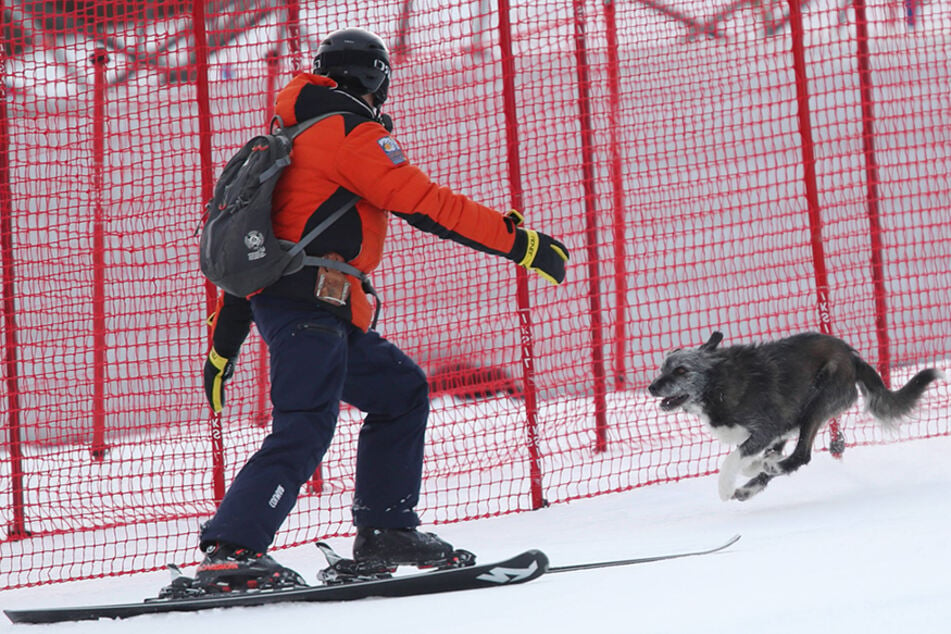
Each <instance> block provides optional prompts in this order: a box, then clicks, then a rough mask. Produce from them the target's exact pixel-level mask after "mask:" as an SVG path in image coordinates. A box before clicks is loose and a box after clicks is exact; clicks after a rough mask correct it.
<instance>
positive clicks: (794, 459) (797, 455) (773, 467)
mask: <svg viewBox="0 0 951 634" xmlns="http://www.w3.org/2000/svg"><path fill="white" fill-rule="evenodd" d="M857 398H858V390H856V388H855V385H854V384H851V383H850V384H848V385H847V386H846V385H842V384H836V383H835V382H833V381H829V382H828V383H826V384H824V385H823V386H822V389H820V390H819V391H818V392H817V393H816V394H815V396H814V397H813V398H812V399H811V400H810V401H809V404H808V405H806V407H805V408H804V409H803V412H802V414H801V415H800V417H799V421H800V422H799V441H798V442H797V443H796V448H795V449H794V450H793V452H792V453H791V454H789V457H788V458H786V459H784V460H780V461H779V462H775V463H772V464H764V465H763V467H764V469H763V471H764V473H768V474H770V475H773V476H777V475H784V474H789V473H792V472H793V471H795V470H796V469H798V468H799V467H801V466H803V465H806V464H809V461H810V460H812V446H813V443H814V442H815V440H816V434H818V433H819V430H820V429H821V428H822V426H823V425H825V424H826V422H827V421H828V420H829V419H831V418H833V417H835V416H838V415H839V414H841V413H842V412H844V411H845V410H846V409H848V408H849V407H850V406H851V405H852V403H854V402H855V400H856V399H857Z"/></svg>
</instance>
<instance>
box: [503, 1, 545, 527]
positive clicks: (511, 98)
mask: <svg viewBox="0 0 951 634" xmlns="http://www.w3.org/2000/svg"><path fill="white" fill-rule="evenodd" d="M499 47H500V48H501V49H502V51H501V52H502V105H503V109H504V114H505V144H506V155H507V157H508V176H509V187H510V188H511V190H512V206H513V207H514V208H515V209H518V210H519V211H522V212H523V211H524V207H523V204H522V203H523V201H522V170H521V164H520V162H519V150H518V108H517V104H516V101H515V57H514V55H513V54H512V23H511V21H510V17H509V3H508V0H499ZM515 283H516V305H517V306H518V309H517V316H518V331H519V337H520V340H521V348H522V382H523V385H524V386H525V428H526V432H527V441H528V455H529V480H530V486H531V498H532V509H539V508H541V507H543V506H547V504H548V502H547V501H546V500H545V498H544V495H543V493H544V491H543V487H542V471H541V456H540V453H539V448H538V390H537V388H536V386H535V350H534V343H533V339H532V313H531V307H530V305H529V298H528V276H527V272H526V271H525V270H524V269H523V268H522V267H517V268H516V271H515Z"/></svg>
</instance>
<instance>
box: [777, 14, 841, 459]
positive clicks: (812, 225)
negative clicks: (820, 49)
mask: <svg viewBox="0 0 951 634" xmlns="http://www.w3.org/2000/svg"><path fill="white" fill-rule="evenodd" d="M800 2H801V0H789V26H790V31H791V36H792V56H793V69H794V72H795V75H796V103H797V105H798V107H799V114H798V117H799V135H800V138H801V142H802V170H803V184H804V185H805V188H806V204H807V205H808V211H809V233H810V239H811V242H812V265H813V268H814V269H815V278H816V305H817V307H818V311H819V329H820V330H821V331H822V332H824V333H826V334H832V313H831V312H830V308H829V305H830V297H829V276H828V273H827V272H826V260H825V249H824V248H823V242H822V214H821V210H820V207H819V186H818V182H817V179H816V155H815V144H814V141H813V138H812V123H811V119H812V115H811V114H810V110H809V79H808V77H807V76H806V53H805V46H804V44H803V40H804V29H803V24H802V11H801V7H800ZM829 433H830V434H831V436H832V442H831V444H830V447H829V451H830V453H832V455H833V456H835V457H837V458H838V457H841V456H842V452H843V450H844V449H845V440H844V437H843V436H842V432H841V430H840V429H839V423H838V421H836V420H833V421H832V422H831V423H829Z"/></svg>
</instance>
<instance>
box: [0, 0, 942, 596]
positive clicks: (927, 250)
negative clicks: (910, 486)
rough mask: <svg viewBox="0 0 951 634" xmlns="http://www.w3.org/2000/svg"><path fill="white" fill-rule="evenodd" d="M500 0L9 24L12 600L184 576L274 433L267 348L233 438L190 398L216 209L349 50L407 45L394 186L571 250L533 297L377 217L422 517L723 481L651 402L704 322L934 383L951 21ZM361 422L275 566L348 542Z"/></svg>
mask: <svg viewBox="0 0 951 634" xmlns="http://www.w3.org/2000/svg"><path fill="white" fill-rule="evenodd" d="M497 4H498V6H496V3H489V2H485V1H484V0H448V1H447V0H439V1H438V2H437V1H435V0H434V1H419V0H418V1H416V2H404V1H401V0H400V1H398V0H384V1H378V2H350V3H344V2H330V3H327V2H320V3H316V2H314V3H304V2H302V3H296V2H283V1H281V0H265V1H263V2H243V1H239V0H215V1H213V2H207V3H204V4H193V3H188V2H180V1H179V2H159V1H149V0H143V1H141V2H120V1H118V0H115V1H112V2H71V3H53V2H32V1H30V0H25V1H20V2H8V3H5V4H4V5H3V6H4V7H5V8H4V13H3V45H4V46H3V50H2V54H3V56H4V58H3V62H4V63H3V77H2V79H3V84H4V89H5V99H4V102H3V108H4V109H3V112H2V113H0V114H2V117H0V126H2V127H0V142H2V144H3V146H4V147H0V161H2V162H0V216H2V218H0V220H2V225H0V237H2V240H3V243H2V249H0V251H2V254H0V256H2V265H3V288H2V297H3V322H2V329H3V330H2V336H3V338H2V346H3V354H4V360H5V365H4V371H3V379H4V383H3V392H4V393H3V396H4V398H3V401H2V408H3V425H4V427H5V429H6V431H7V433H6V434H5V435H4V436H3V438H4V440H3V441H2V443H3V444H2V445H0V496H2V498H3V504H2V505H0V531H2V533H0V537H2V540H3V541H2V542H0V589H5V588H14V587H20V586H27V585H33V584H40V583H47V582H55V581H63V580H71V579H82V578H88V577H93V576H98V575H108V574H118V573H129V572H135V571H143V570H151V569H155V568H158V567H161V566H162V565H164V564H165V563H166V562H167V561H176V562H180V563H187V562H193V561H195V560H196V558H197V555H198V553H197V550H196V541H197V540H196V535H197V530H198V526H199V524H200V523H201V522H202V521H204V520H205V519H207V518H209V517H210V516H211V515H212V514H213V512H214V509H215V503H216V499H217V498H218V497H220V495H221V494H222V492H223V490H224V487H225V486H226V485H227V483H228V482H230V479H231V477H233V475H234V474H235V473H236V470H237V469H239V468H240V467H241V465H242V464H243V462H244V460H245V459H246V458H247V457H248V456H249V455H250V453H251V452H253V451H254V450H255V448H256V447H257V446H258V444H259V443H260V442H261V440H262V438H263V436H264V434H265V433H266V428H267V424H268V418H269V403H268V399H267V385H266V381H267V379H266V376H267V361H266V354H265V351H264V349H263V344H262V343H261V342H260V340H259V339H258V337H257V335H256V334H252V338H251V339H249V341H248V342H247V343H246V344H245V347H244V349H243V351H242V354H241V357H240V360H239V362H238V368H237V375H236V378H235V379H234V380H233V381H232V382H231V383H230V384H229V390H228V399H229V400H228V405H227V408H226V410H225V415H224V417H223V419H222V421H221V423H220V426H218V425H217V424H216V422H215V421H213V420H212V419H210V417H209V414H208V411H207V406H206V404H205V402H204V396H203V392H202V387H201V377H200V370H201V365H202V362H203V357H204V353H205V351H206V347H207V329H206V327H205V323H204V320H205V317H206V316H207V314H208V311H209V291H208V289H207V288H206V287H205V284H204V281H203V279H202V277H201V275H200V273H199V271H198V263H197V244H198V239H197V237H196V235H195V230H196V228H197V227H198V226H199V223H200V218H201V211H202V202H203V200H205V199H206V198H207V197H208V195H209V193H210V188H211V185H212V183H213V178H214V176H215V175H216V174H217V173H218V172H219V171H220V169H221V168H222V167H223V165H224V163H225V162H226V160H227V158H228V157H229V156H230V154H231V153H232V152H233V151H234V150H235V149H237V148H238V147H239V146H240V145H241V144H242V143H243V142H244V140H246V138H248V137H249V136H250V135H252V134H255V133H258V132H260V131H261V130H263V129H264V128H265V126H266V124H267V121H268V119H269V116H270V111H271V104H272V102H273V97H274V94H275V91H276V90H278V89H279V88H280V87H281V86H282V85H283V84H284V83H285V82H286V81H288V80H289V79H290V77H291V76H292V75H293V73H294V72H295V71H297V70H301V69H307V68H309V66H310V63H311V62H310V60H311V55H312V53H313V51H314V50H315V48H316V45H317V43H318V41H319V38H320V36H321V35H323V34H326V33H328V32H329V31H331V30H334V29H336V28H341V27H343V26H362V27H365V28H368V29H371V30H373V31H375V32H377V33H379V34H380V35H381V36H382V37H384V38H385V39H386V40H387V41H388V42H389V43H390V46H391V48H392V51H393V61H394V67H395V73H394V79H393V84H392V88H391V91H390V94H391V97H390V101H389V102H388V104H387V106H388V111H389V113H390V114H391V115H392V116H393V118H394V120H395V122H396V131H395V134H396V136H397V138H398V139H399V140H400V142H401V144H402V145H403V146H404V148H405V149H406V150H407V153H408V155H409V158H410V159H411V160H412V161H414V162H415V163H416V164H418V165H419V166H421V167H422V168H423V169H425V170H426V171H427V172H429V174H430V175H431V176H432V177H433V178H434V179H435V180H437V181H438V182H441V183H442V184H445V185H448V186H450V187H452V188H454V189H455V190H457V191H460V192H463V193H466V194H468V195H470V196H471V197H472V198H474V199H476V200H479V201H480V202H483V203H485V204H487V205H490V206H493V207H495V208H497V209H499V210H503V211H504V210H506V209H509V208H512V207H520V208H522V209H523V210H524V212H525V216H526V220H527V222H528V224H529V225H530V226H532V227H535V228H538V229H541V230H543V231H545V232H546V233H550V234H552V235H554V236H557V237H559V238H560V239H562V240H563V241H564V242H565V243H566V244H567V245H568V247H569V248H570V250H571V265H570V268H569V273H568V276H569V279H568V281H567V282H566V283H565V284H564V285H562V286H560V287H552V286H549V285H547V284H546V283H544V282H543V281H542V280H540V279H536V278H529V279H527V281H526V279H525V278H524V277H520V276H519V274H518V273H517V271H516V267H515V266H513V265H511V264H510V263H507V262H505V261H503V260H499V259H494V258H492V257H490V256H487V255H483V254H479V253H475V252H472V251H469V250H466V249H464V248H463V247H461V246H459V245H456V244H454V243H448V242H446V243H443V242H440V241H439V240H437V239H436V238H435V237H433V236H431V235H429V234H424V233H420V232H417V231H414V230H412V229H411V228H410V227H408V226H407V225H405V224H402V223H401V222H400V221H398V220H396V219H394V220H393V221H392V222H391V224H390V228H391V237H390V240H389V242H388V250H387V257H386V260H385V262H384V264H383V266H382V267H381V268H380V269H379V270H378V271H376V273H375V274H374V276H373V278H374V284H375V286H376V287H377V289H378V290H379V291H380V293H381V295H382V297H383V300H384V313H383V318H382V321H381V330H382V332H383V334H384V335H385V336H386V337H388V338H389V339H391V340H392V341H394V342H396V343H397V344H398V345H400V346H401V347H402V348H403V349H404V350H406V351H407V352H408V353H409V354H410V355H411V356H413V357H414V358H415V359H417V360H418V361H419V362H420V364H421V365H422V366H423V367H424V368H425V369H427V370H428V371H429V373H430V376H431V380H432V387H433V390H432V391H433V407H432V417H431V422H430V427H429V445H428V453H427V462H426V466H425V481H424V484H423V490H424V497H423V501H422V503H421V504H420V507H419V510H420V512H421V515H422V518H423V521H424V522H425V523H427V524H433V523H441V522H452V521H459V520H463V519H469V518H476V517H484V516H490V515H496V514H501V513H510V512H515V511H521V510H527V509H531V508H535V507H537V506H539V505H542V504H544V503H547V502H551V503H556V502H564V501H567V500H571V499H575V498H579V497H584V496H593V495H599V494H603V493H607V492H612V491H619V490H624V489H628V488H631V487H637V486H642V485H646V484H650V483H656V482H664V481H670V480H676V479H679V478H684V477H692V476H698V475H704V474H709V473H712V472H714V471H715V470H716V468H717V464H718V462H719V459H720V457H721V456H722V455H723V453H724V451H725V449H726V448H725V447H723V446H721V445H719V444H718V443H717V442H715V441H713V440H711V438H710V437H709V436H708V435H707V434H706V433H705V432H704V431H703V429H702V427H701V424H700V423H699V421H698V420H696V418H693V417H690V416H687V415H685V414H683V413H678V414H665V413H662V412H660V411H659V410H658V409H657V406H656V402H655V401H654V400H653V399H651V398H650V397H649V396H648V395H647V393H646V390H645V386H646V385H647V383H648V382H649V381H650V379H651V376H652V374H653V373H654V372H655V371H656V369H657V367H658V365H659V363H660V360H661V359H662V357H663V354H664V353H665V352H666V351H667V350H669V349H671V348H673V347H680V346H694V345H698V344H699V343H701V342H702V341H704V340H705V339H706V338H707V336H709V333H710V332H711V331H712V330H715V329H718V330H721V331H723V332H724V333H725V334H726V342H725V343H726V344H729V343H748V342H752V341H759V340H766V339H774V338H778V337H781V336H785V335H789V334H792V333H794V332H799V331H803V330H825V331H827V332H831V333H833V334H836V335H838V336H841V337H843V338H845V339H847V340H848V341H849V343H850V344H851V345H852V346H854V347H855V348H856V349H857V350H859V352H860V353H861V354H862V355H863V356H864V357H865V358H866V359H868V360H869V361H870V362H871V363H873V364H875V365H877V366H878V367H879V369H880V370H881V371H882V372H883V373H884V374H885V375H886V376H887V377H888V379H889V380H890V382H891V383H892V384H893V385H899V384H901V383H903V382H904V381H905V380H906V379H907V378H908V377H909V376H910V375H911V373H913V372H914V371H915V370H916V369H919V368H921V367H925V366H937V367H942V366H943V365H945V363H946V362H945V360H946V358H947V356H948V354H949V352H951V322H949V321H948V319H947V315H946V312H947V307H948V306H949V305H951V280H949V277H948V274H947V271H946V268H947V267H946V263H947V262H948V260H949V257H951V239H949V238H951V223H949V222H948V218H949V216H948V209H949V206H951V205H949V203H951V185H949V179H948V174H949V173H951V152H949V148H951V144H949V143H948V139H949V136H951V111H949V109H948V108H947V96H948V94H949V88H951V87H949V83H951V70H949V66H948V63H947V60H948V57H949V53H951V19H949V17H948V12H947V11H946V10H945V9H944V8H942V7H943V6H944V5H943V4H942V3H940V2H923V1H906V2H903V1H901V0H865V1H863V0H854V1H852V2H841V1H839V0H816V1H813V2H808V3H806V2H799V0H792V1H790V2H785V1H784V2H767V1H763V2H752V3H751V2H732V3H730V2H709V1H707V0H704V1H701V0H682V1H676V0H664V1H662V2H654V1H647V0H639V1H630V2H624V3H613V2H600V1H595V0H588V1H587V2H584V1H581V0H575V1H569V0H531V1H530V2H529V1H523V2H505V1H502V2H499V3H497ZM196 24H198V25H202V26H203V28H199V29H196V28H195V25H196ZM520 285H524V287H522V291H523V292H522V293H520V292H519V289H520ZM949 399H951V393H949V391H948V389H947V387H946V386H945V385H944V384H943V383H939V384H938V385H937V387H936V388H933V389H932V390H931V391H930V392H929V393H928V395H927V397H926V399H925V401H924V403H923V405H922V407H921V409H920V410H919V411H918V412H917V413H916V415H915V416H914V417H913V419H912V420H910V421H908V422H907V423H905V424H904V425H903V426H902V427H901V429H900V431H899V432H898V433H897V434H894V435H889V434H885V433H883V432H881V431H879V430H878V428H876V427H875V426H874V425H873V424H872V423H871V422H870V420H869V418H868V417H867V416H866V415H865V414H863V413H862V412H861V408H860V407H855V408H853V409H852V410H850V412H849V413H848V414H847V415H845V416H843V417H842V418H840V419H839V421H838V424H839V426H840V427H841V429H842V430H843V431H844V433H845V437H846V440H847V441H848V443H850V444H865V443H873V442H886V441H893V440H896V439H909V438H924V437H929V436H935V435H946V434H948V433H949V431H951V429H949V420H948V416H947V408H948V405H949ZM359 421H360V413H359V412H356V411H353V410H350V409H344V411H343V413H342V415H341V419H340V423H339V426H338V429H337V436H336V438H335V441H334V444H333V446H332V448H331V449H330V451H329V453H328V454H327V456H326V459H325V461H324V463H323V465H322V466H321V469H320V470H319V471H318V473H317V474H315V477H314V480H313V481H312V482H311V483H310V484H308V485H307V487H306V491H305V492H304V494H303V495H302V497H301V498H300V501H299V503H298V506H297V508H296V509H295V511H294V512H293V513H292V515H291V516H290V518H289V519H288V521H287V523H286V524H285V526H284V527H283V529H282V530H281V532H280V533H279V535H278V538H277V541H276V544H275V545H276V546H277V547H282V546H288V545H293V544H299V543H302V542H305V541H309V540H313V539H316V538H318V537H329V536H336V535H345V534H348V533H349V532H350V531H351V526H350V515H349V505H350V492H351V490H352V485H353V481H352V477H353V474H352V466H353V462H354V453H355V441H356V434H357V431H358V429H359ZM827 441H828V436H823V437H822V439H820V443H819V445H824V444H826V443H827ZM712 494H714V493H713V492H712V491H711V495H712Z"/></svg>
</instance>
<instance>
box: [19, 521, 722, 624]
mask: <svg viewBox="0 0 951 634" xmlns="http://www.w3.org/2000/svg"><path fill="white" fill-rule="evenodd" d="M739 539H740V536H739V535H734V536H733V537H731V538H730V539H729V540H727V541H726V542H724V543H722V544H719V545H718V546H714V547H712V548H706V549H701V550H688V551H681V552H675V553H669V554H665V555H650V556H645V557H634V558H632V559H615V560H610V561H599V562H590V563H581V564H570V565H565V566H549V562H548V557H547V556H546V555H545V553H543V552H542V551H540V550H534V549H533V550H526V551H525V552H523V553H521V554H518V555H516V556H514V557H511V558H509V559H506V560H503V561H497V562H494V563H490V564H477V565H468V566H464V567H458V568H445V569H437V570H434V571H431V572H419V573H414V574H408V575H401V576H395V577H389V578H383V579H372V580H368V581H353V582H347V583H334V584H332V585H322V586H307V587H303V588H291V589H271V590H247V591H244V592H235V593H231V594H229V593H219V594H207V595H202V596H198V597H194V598H182V599H178V598H176V599H172V598H169V599H146V600H145V601H143V602H140V603H121V604H112V605H98V606H76V607H65V608H48V609H32V610H30V609H27V610H4V614H6V615H7V618H9V619H10V620H11V621H12V622H14V623H60V622H66V621H89V620H96V619H124V618H129V617H133V616H139V615H143V614H160V613H165V612H194V611H198V610H211V609H215V608H230V607H242V606H246V607H250V606H257V605H266V604H269V603H283V602H288V603H290V602H311V601H354V600H357V599H364V598H367V597H407V596H414V595H423V594H435V593H440V592H456V591H460V590H475V589H479V588H491V587H496V586H504V585H513V584H518V583H525V582H527V581H531V580H533V579H537V578H538V577H540V576H542V575H543V574H545V573H546V572H573V571H578V570H594V569H598V568H613V567H616V566H631V565H635V564H646V563H650V562H655V561H665V560H669V559H680V558H683V557H696V556H699V555H709V554H712V553H716V552H719V551H721V550H724V549H726V548H729V547H730V546H732V545H733V544H735V543H736V542H737V541H739ZM322 550H323V547H322ZM460 552H464V551H460ZM325 554H327V555H328V561H329V562H330V563H331V564H335V563H338V561H339V560H340V558H339V556H336V555H335V554H334V553H332V551H330V552H327V551H326V550H325ZM347 561H349V560H347ZM171 568H172V570H173V572H175V571H176V570H177V568H176V567H174V566H172V567H171ZM356 573H357V574H363V571H359V570H358V571H356ZM371 573H373V574H375V571H371Z"/></svg>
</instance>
